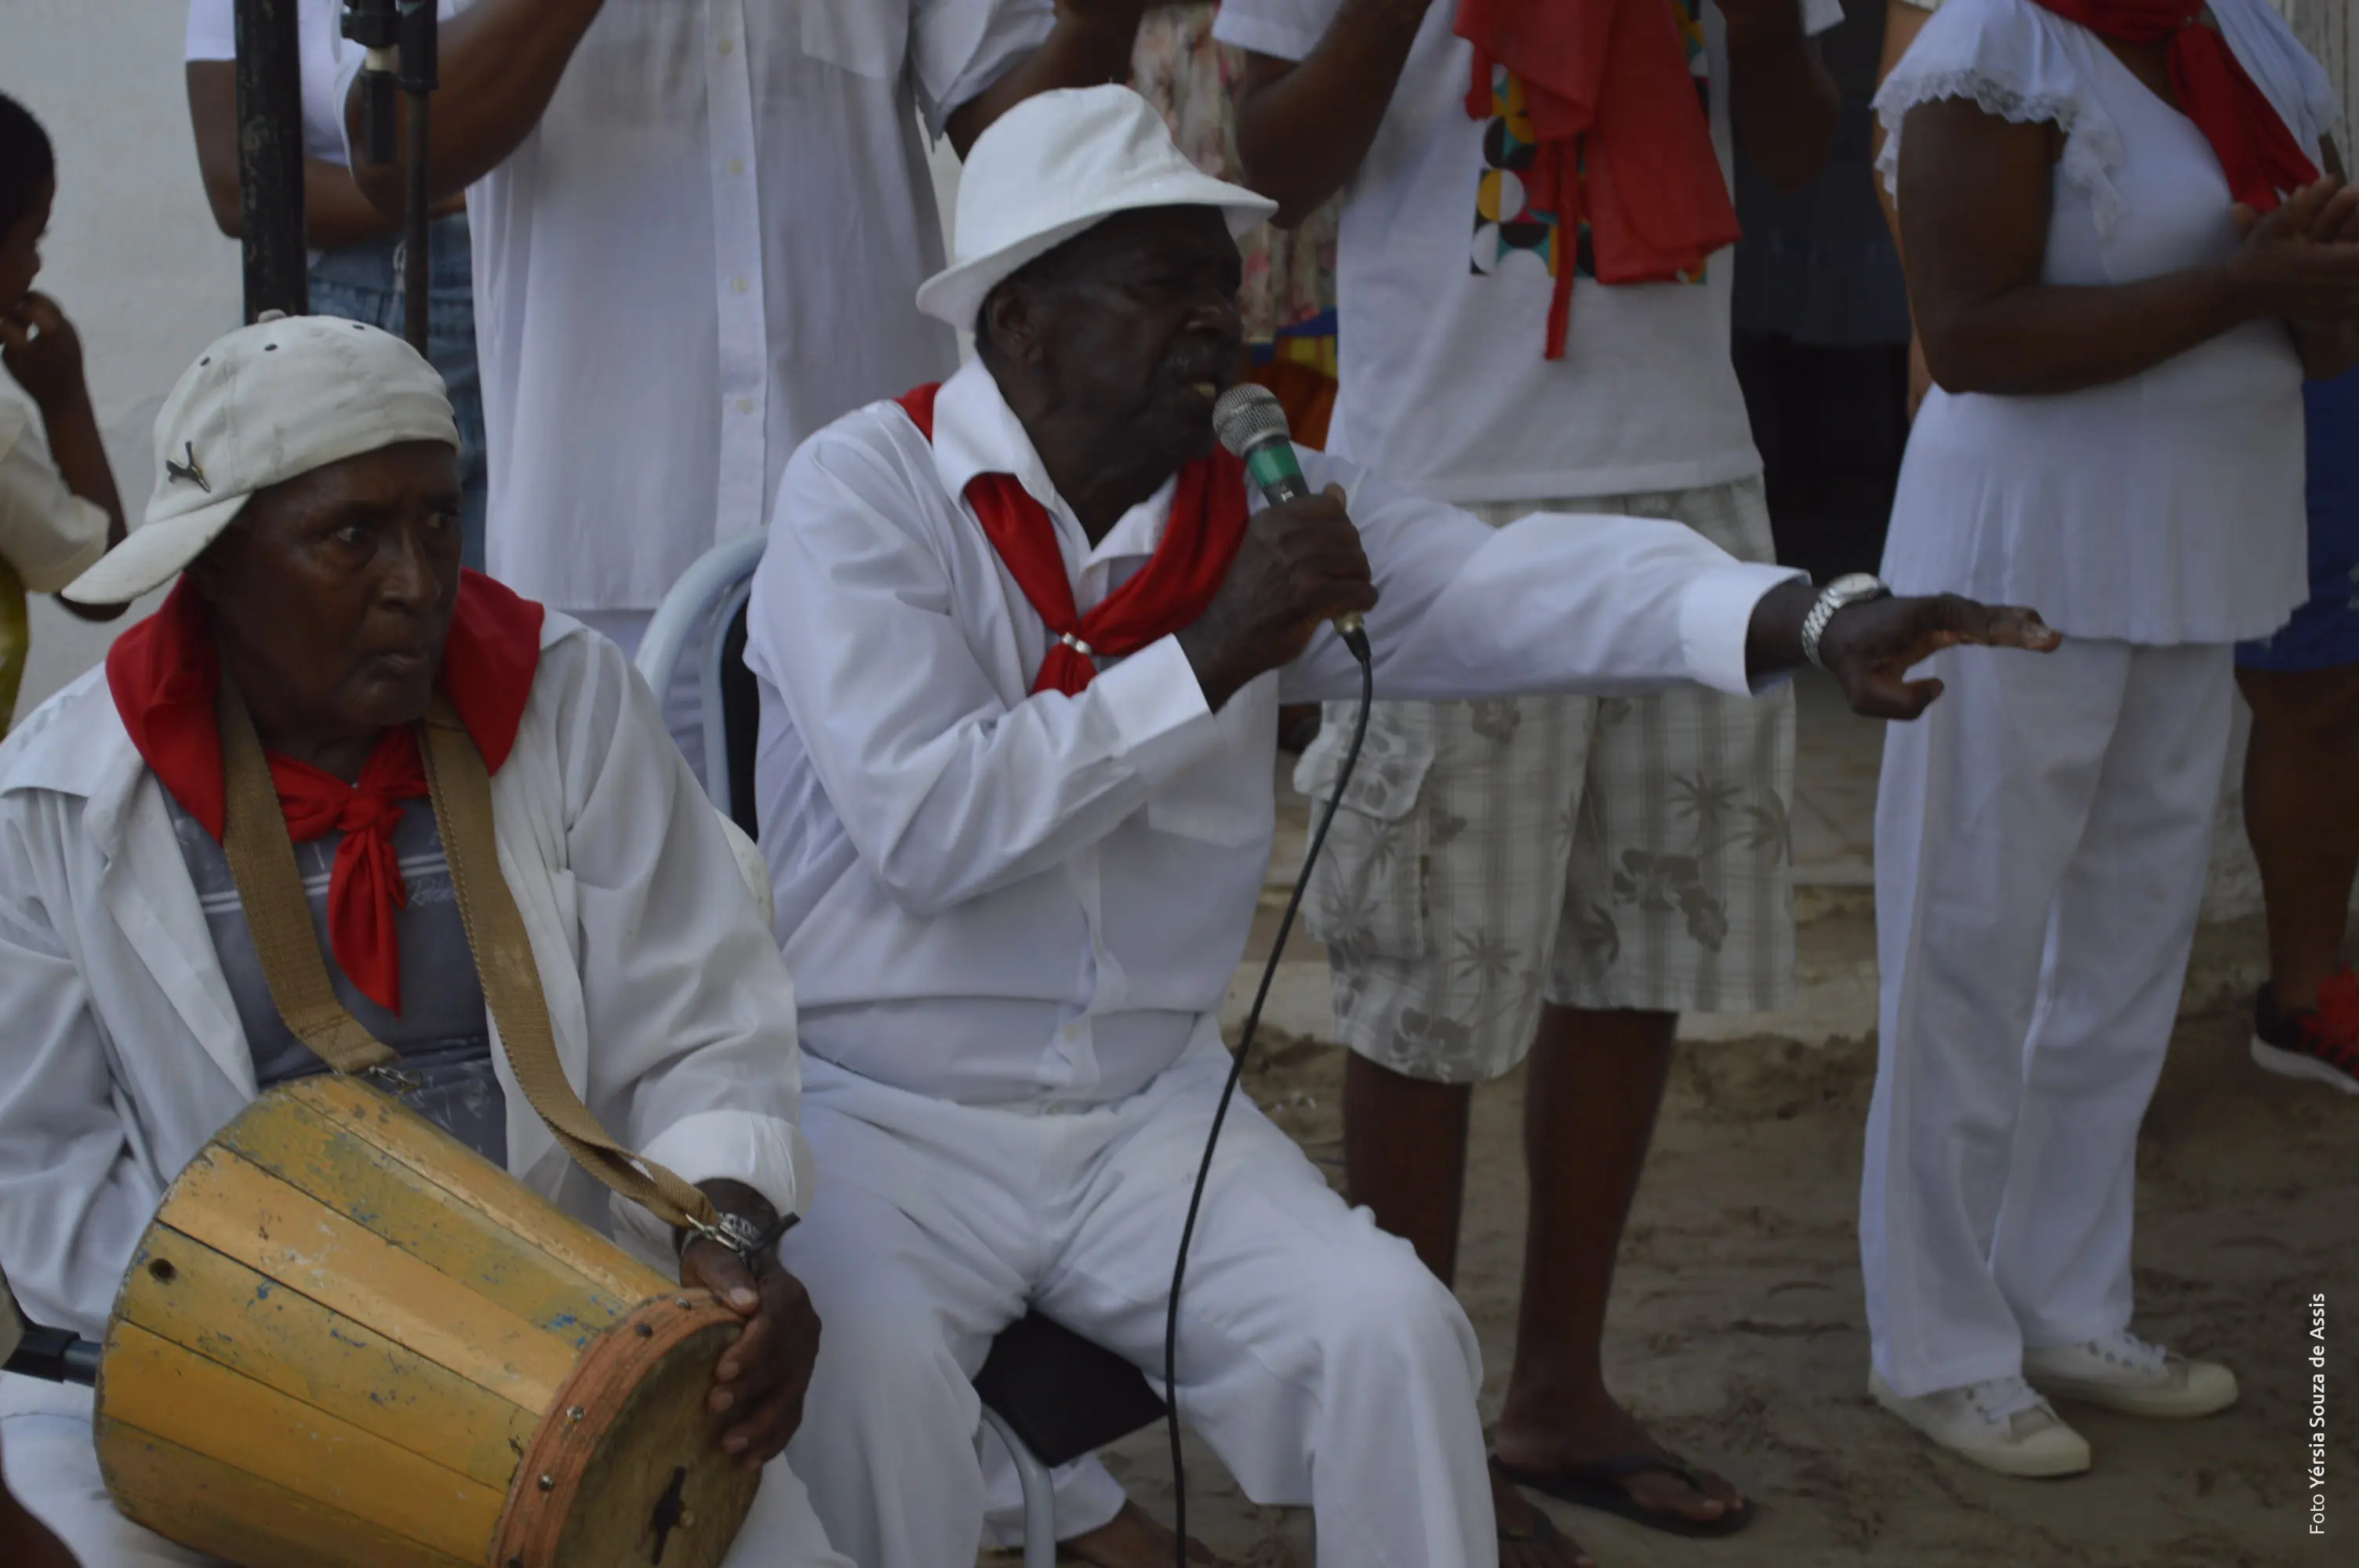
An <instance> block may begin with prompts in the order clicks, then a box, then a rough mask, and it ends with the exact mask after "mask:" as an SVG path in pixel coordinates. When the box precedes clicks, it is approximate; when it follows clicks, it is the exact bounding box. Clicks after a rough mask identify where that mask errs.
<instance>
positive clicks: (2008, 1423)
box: [1867, 1372, 2089, 1476]
mask: <svg viewBox="0 0 2359 1568" xmlns="http://www.w3.org/2000/svg"><path fill="white" fill-rule="evenodd" d="M1867 1391H1868V1392H1869V1393H1870V1394H1872V1395H1874V1396H1875V1402H1876V1403H1877V1404H1880V1405H1882V1406H1883V1407H1884V1408H1885V1409H1886V1410H1888V1411H1891V1412H1892V1413H1893V1414H1894V1415H1897V1416H1898V1417H1899V1418H1900V1419H1901V1420H1902V1421H1905V1422H1908V1424H1909V1425H1911V1426H1913V1427H1915V1428H1916V1429H1917V1430H1918V1431H1919V1432H1921V1433H1924V1434H1925V1435H1926V1436H1928V1437H1930V1438H1931V1439H1932V1440H1933V1441H1934V1442H1936V1443H1938V1444H1940V1445H1941V1446H1942V1447H1944V1448H1946V1449H1948V1450H1949V1451H1950V1452H1951V1453H1952V1454H1957V1455H1959V1456H1960V1457H1962V1458H1965V1459H1971V1460H1973V1462H1974V1463H1975V1464H1977V1465H1981V1466H1982V1467H1983V1468H1984V1469H1985V1470H1995V1471H1997V1472H1998V1473H1999V1474H2000V1475H2002V1476H2077V1475H2079V1474H2080V1473H2081V1472H2082V1471H2083V1470H2086V1469H2087V1468H2088V1467H2089V1443H2088V1440H2087V1439H2086V1438H2084V1437H2082V1435H2081V1434H2080V1433H2077V1432H2075V1431H2073V1430H2072V1429H2071V1427H2069V1426H2067V1425H2065V1424H2064V1418H2063V1417H2062V1416H2060V1415H2058V1414H2057V1413H2056V1407H2055V1406H2053V1405H2051V1404H2049V1402H2048V1401H2047V1400H2044V1399H2042V1398H2040V1397H2039V1394H2038V1391H2037V1390H2034V1389H2033V1388H2032V1387H2031V1386H2030V1385H2029V1384H2027V1383H2026V1382H2025V1381H2024V1380H2023V1379H2020V1378H1993V1379H1990V1380H1989V1381H1988V1382H1983V1383H1968V1384H1967V1385H1966V1386H1965V1387H1963V1388H1961V1389H1940V1390H1936V1391H1935V1392H1933V1393H1930V1394H1920V1395H1919V1396H1917V1397H1916V1398H1914V1399H1904V1398H1902V1397H1901V1396H1900V1395H1898V1394H1896V1393H1894V1392H1893V1391H1892V1389H1891V1386H1890V1385H1889V1384H1887V1383H1886V1382H1885V1380H1884V1379H1883V1378H1882V1376H1880V1375H1879V1374H1876V1373H1874V1372H1871V1373H1869V1374H1868V1378H1867Z"/></svg>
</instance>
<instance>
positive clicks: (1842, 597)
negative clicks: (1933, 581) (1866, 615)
mask: <svg viewBox="0 0 2359 1568" xmlns="http://www.w3.org/2000/svg"><path fill="white" fill-rule="evenodd" d="M1891 594H1892V590H1891V589H1888V588H1886V587H1885V586H1884V579H1882V578H1879V577H1876V576H1875V575H1874V574H1873V573H1870V572H1846V573H1844V574H1843V576H1842V577H1839V578H1837V579H1835V580H1834V581H1832V582H1831V583H1829V584H1827V586H1826V587H1824V588H1822V589H1820V590H1819V597H1818V599H1817V600H1816V601H1815V602H1813V603H1812V604H1811V606H1810V613H1809V614H1808V615H1805V616H1803V617H1802V657H1804V658H1806V659H1808V660H1810V663H1812V664H1814V665H1818V666H1819V668H1821V669H1825V668H1826V667H1827V666H1826V661H1825V660H1823V659H1821V658H1820V657H1819V638H1820V636H1821V634H1822V633H1825V631H1826V629H1827V622H1830V621H1832V620H1833V619H1834V618H1835V611H1838V610H1841V609H1843V608H1844V607H1845V606H1847V605H1853V604H1865V603H1866V602H1867V601H1868V600H1872V599H1887V598H1889V597H1891Z"/></svg>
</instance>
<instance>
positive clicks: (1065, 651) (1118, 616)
mask: <svg viewBox="0 0 2359 1568" xmlns="http://www.w3.org/2000/svg"><path fill="white" fill-rule="evenodd" d="M940 390H941V384H940V383H939V382H937V383H934V384H930V385H926V386H920V387H918V388H916V389H915V390H914V391H910V392H907V393H904V394H902V395H901V398H900V404H901V408H902V411H903V412H905V413H907V414H908V416H909V419H910V422H911V423H913V424H915V425H916V426H917V427H918V433H919V435H922V436H923V437H925V438H926V439H927V440H928V441H929V442H930V441H931V440H932V439H933V438H934V395H935V394H936V393H938V392H940ZM966 499H967V503H968V504H969V505H971V506H973V508H974V514H975V516H976V518H977V519H978V520H980V521H981V522H982V524H983V531H984V533H985V534H986V535H989V536H990V538H991V544H992V547H993V548H994V549H995V550H997V551H998V552H999V558H1000V560H1001V562H1002V563H1003V564H1005V565H1006V568H1007V570H1008V572H1009V574H1010V575H1011V576H1013V577H1014V578H1015V579H1016V586H1017V587H1018V588H1021V589H1023V590H1024V597H1025V598H1026V599H1027V600H1030V601H1031V603H1032V608H1033V609H1034V610H1035V611H1038V614H1039V616H1040V619H1041V620H1042V621H1043V622H1046V623H1047V625H1048V628H1049V635H1050V636H1051V637H1054V638H1056V639H1058V641H1056V642H1055V643H1051V644H1050V645H1049V656H1048V657H1047V658H1046V659H1045V660H1043V661H1042V662H1041V665H1040V673H1039V675H1038V676H1037V677H1036V678H1035V679H1034V680H1033V682H1032V689H1033V690H1034V691H1035V692H1043V691H1061V692H1063V693H1064V694H1065V695H1066V696H1068V697H1073V696H1078V695H1079V694H1080V693H1081V692H1082V691H1084V690H1086V689H1087V688H1088V687H1089V684H1090V682H1091V680H1092V679H1093V678H1094V677H1095V676H1096V675H1097V673H1098V672H1097V665H1096V664H1095V663H1093V655H1094V657H1095V658H1100V659H1118V658H1122V657H1124V656H1125V655H1126V654H1135V653H1136V652H1138V650H1140V649H1141V648H1144V647H1146V646H1147V644H1149V643H1153V642H1155V641H1157V640H1158V638H1162V637H1168V636H1169V635H1170V634H1171V633H1174V632H1177V631H1179V630H1180V628H1181V627H1183V626H1187V625H1190V624H1192V623H1193V622H1195V620H1196V618H1197V617H1198V616H1200V615H1201V614H1203V613H1204V609H1205V607H1206V606H1207V605H1209V604H1211V603H1212V595H1213V594H1215V593H1217V592H1219V591H1220V587H1221V582H1222V579H1224V578H1226V577H1227V576H1228V575H1229V563H1230V562H1231V561H1234V560H1235V559H1236V557H1237V546H1240V545H1242V544H1243V543H1245V464H1244V463H1243V462H1242V461H1240V460H1238V459H1236V458H1234V457H1232V456H1230V455H1229V453H1228V452H1227V451H1226V450H1224V449H1221V448H1217V447H1216V448H1214V449H1212V456H1210V457H1205V458H1198V459H1197V460H1195V461H1193V462H1191V463H1189V464H1187V465H1186V466H1184V467H1183V468H1181V469H1180V487H1179V489H1178V491H1177V492H1175V493H1174V494H1173V495H1172V497H1171V519H1170V521H1169V523H1167V524H1165V525H1164V529H1163V541H1162V543H1161V544H1159V545H1158V546H1156V548H1155V554H1154V555H1153V556H1152V557H1149V558H1148V560H1147V565H1145V566H1144V567H1142V568H1139V570H1138V574H1137V575H1136V577H1133V578H1132V579H1130V580H1129V581H1128V582H1126V583H1124V584H1123V585H1122V586H1121V587H1120V588H1118V589H1114V591H1113V592H1112V593H1110V594H1108V595H1106V597H1105V599H1104V600H1103V601H1102V602H1101V603H1100V604H1099V605H1098V607H1097V608H1096V609H1095V610H1093V611H1090V612H1089V613H1088V614H1087V615H1083V614H1082V613H1081V612H1080V611H1078V610H1076V609H1075V608H1074V605H1073V583H1072V579H1071V578H1069V577H1067V576H1066V575H1065V557H1064V555H1063V553H1062V552H1061V551H1060V550H1059V549H1058V548H1057V525H1056V524H1055V523H1054V522H1052V521H1050V519H1049V509H1048V508H1047V507H1045V506H1043V505H1041V504H1040V503H1038V502H1037V501H1035V500H1033V499H1032V497H1031V495H1030V493H1029V492H1027V491H1026V490H1025V488H1024V487H1023V485H1021V484H1019V483H1018V482H1016V476H1015V475H1014V474H1006V473H979V474H977V475H975V476H974V478H973V479H972V480H969V481H967V487H966ZM1076 643H1079V644H1081V646H1078V647H1077V646H1075V644H1076Z"/></svg>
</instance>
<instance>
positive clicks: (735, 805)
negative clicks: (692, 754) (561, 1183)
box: [635, 533, 766, 834]
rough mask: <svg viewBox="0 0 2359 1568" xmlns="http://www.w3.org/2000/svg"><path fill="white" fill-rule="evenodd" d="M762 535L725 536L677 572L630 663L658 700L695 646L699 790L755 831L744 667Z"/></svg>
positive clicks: (750, 711) (750, 686)
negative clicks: (700, 724)
mask: <svg viewBox="0 0 2359 1568" xmlns="http://www.w3.org/2000/svg"><path fill="white" fill-rule="evenodd" d="M765 538H766V535H763V534H760V533H754V534H745V535H739V536H738V537H736V538H734V539H730V540H726V541H724V542H723V543H722V544H719V545H715V546H713V547H712V549H710V550H707V551H706V552H705V553H704V554H703V555H702V556H701V557H698V559H697V561H696V564H695V565H693V566H691V567H690V568H688V570H687V571H685V572H682V573H681V574H680V578H679V581H678V582H676V583H674V584H673V585H672V587H671V590H670V591H669V593H666V594H665V595H664V599H663V602H662V603H661V604H659V605H658V606H657V607H656V612H655V615H654V617H653V619H651V620H650V621H649V622H647V633H646V634H645V635H644V636H643V637H641V639H640V641H639V652H638V657H637V659H636V661H635V662H636V664H637V665H638V669H639V674H640V675H641V676H645V677H646V679H647V685H648V686H649V687H652V688H653V689H654V691H655V692H656V695H657V696H658V697H665V696H668V695H669V693H670V691H671V690H672V685H673V676H674V675H675V673H676V672H677V671H678V670H679V663H680V660H681V659H683V658H684V657H686V656H687V655H688V654H689V652H690V650H691V649H701V651H702V654H703V660H702V666H701V668H700V669H699V670H698V671H697V672H696V674H697V686H698V691H699V694H700V697H701V702H702V707H703V711H704V741H703V755H702V757H701V758H700V759H698V760H699V761H700V762H701V768H702V772H703V775H704V793H705V795H706V796H707V798H709V799H710V800H711V801H712V804H713V805H714V806H717V807H719V808H720V810H721V812H722V814H723V816H727V817H728V818H729V819H730V820H731V821H733V822H734V823H736V824H737V825H738V826H739V827H742V828H744V829H745V831H746V832H747V833H748V834H751V833H753V832H755V831H756V826H755V824H756V813H755V809H754V752H755V746H756V740H757V739H758V736H759V731H760V728H761V698H760V693H759V690H758V688H757V687H756V685H755V681H754V676H753V672H752V671H750V670H748V669H746V667H745V606H746V601H747V599H748V596H749V595H750V594H751V593H752V591H753V578H754V568H756V567H757V566H759V565H760V564H761V561H762V546H763V543H764V540H765Z"/></svg>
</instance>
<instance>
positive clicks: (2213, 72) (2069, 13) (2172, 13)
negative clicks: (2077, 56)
mask: <svg viewBox="0 0 2359 1568" xmlns="http://www.w3.org/2000/svg"><path fill="white" fill-rule="evenodd" d="M2036 3H2037V4H2038V5H2043V6H2046V7H2047V8H2048V9H2049V10H2050V11H2053V12H2055V13H2056V14H2057V15H2058V16H2061V17H2063V18H2064V19H2065V20H2066V21H2068V22H2078V23H2080V24H2081V26H2082V27H2086V28H2088V29H2089V30H2090V31H2091V32H2093V33H2094V34H2096V35H2097V36H2098V37H2099V38H2112V39H2114V40H2115V41H2116V42H2119V43H2125V44H2150V43H2156V42H2158V41H2159V40H2161V39H2163V38H2169V40H2170V81H2171V85H2172V86H2174V87H2176V88H2177V89H2178V90H2179V106H2180V108H2181V109H2183V110H2185V111H2186V113H2187V117H2188V118H2189V119H2190V120H2192V121H2194V122H2195V128H2196V129H2197V130H2200V131H2201V132H2202V133H2203V136H2204V139H2205V140H2206V141H2208V142H2210V143H2211V144H2212V151H2213V152H2214V153H2216V154H2218V155H2219V157H2220V167H2221V168H2223V169H2225V170H2226V171H2227V174H2228V189H2229V191H2230V192H2231V193H2232V194H2233V195H2234V197H2235V199H2236V200H2238V201H2241V202H2243V203H2244V204H2245V206H2247V207H2250V208H2251V209H2252V210H2253V211H2256V212H2274V211H2277V204H2278V200H2279V199H2280V197H2281V196H2282V195H2284V194H2286V193H2288V192H2291V191H2293V190H2296V189H2299V188H2301V187H2302V186H2305V185H2308V184H2310V182H2311V181H2312V180H2315V179H2316V178H2318V166H2317V165H2316V164H2314V163H2312V162H2310V157H2309V155H2308V154H2306V153H2304V152H2303V151H2302V150H2301V144H2300V143H2299V142H2297V141H2295V140H2294V139H2293V133H2292V132H2291V131H2289V130H2288V129H2286V123H2285V121H2284V120H2283V119H2281V118H2280V117H2279V116H2278V114H2277V108H2276V106H2275V105H2274V104H2272V103H2270V102H2269V100H2268V95H2267V93H2264V92H2262V91H2261V90H2260V88H2259V87H2258V86H2257V85H2256V84H2255V83H2254V81H2253V79H2252V77H2251V76H2249V75H2248V74H2246V72H2245V67H2244V63H2243V62H2242V61H2240V60H2239V59H2237V58H2236V52H2235V50H2234V49H2230V48H2229V47H2228V40H2227V39H2226V38H2223V37H2222V36H2221V34H2220V30H2219V29H2218V28H2216V27H2207V26H2205V25H2204V23H2203V22H2202V20H2201V17H2202V16H2203V11H2204V0H2036Z"/></svg>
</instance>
